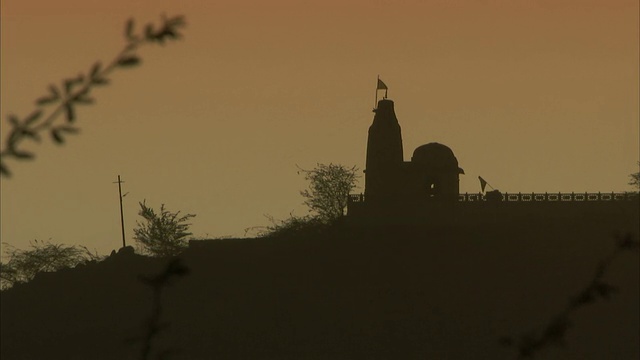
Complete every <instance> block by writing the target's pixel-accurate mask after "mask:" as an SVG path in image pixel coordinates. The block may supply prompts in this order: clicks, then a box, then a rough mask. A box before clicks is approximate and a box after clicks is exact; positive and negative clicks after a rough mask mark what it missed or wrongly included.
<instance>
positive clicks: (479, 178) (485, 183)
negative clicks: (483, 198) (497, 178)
mask: <svg viewBox="0 0 640 360" xmlns="http://www.w3.org/2000/svg"><path fill="white" fill-rule="evenodd" d="M478 180H480V188H482V192H484V188H485V187H487V180H485V179H483V178H482V176H478Z"/></svg>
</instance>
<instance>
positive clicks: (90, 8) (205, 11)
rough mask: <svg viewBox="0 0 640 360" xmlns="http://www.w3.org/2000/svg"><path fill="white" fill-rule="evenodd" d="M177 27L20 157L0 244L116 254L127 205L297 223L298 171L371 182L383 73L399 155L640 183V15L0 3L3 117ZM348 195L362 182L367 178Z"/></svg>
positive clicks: (214, 225) (614, 2)
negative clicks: (179, 33)
mask: <svg viewBox="0 0 640 360" xmlns="http://www.w3.org/2000/svg"><path fill="white" fill-rule="evenodd" d="M163 12H165V13H167V14H168V15H173V14H184V15H185V16H186V18H187V21H188V24H189V26H188V28H187V29H185V30H184V35H185V39H184V40H183V41H181V42H177V43H171V44H168V45H167V46H165V47H164V48H163V47H148V48H143V49H141V50H140V52H139V54H140V56H141V57H142V59H143V65H142V66H141V67H139V68H135V69H131V70H121V71H118V72H115V73H113V76H112V77H111V80H112V83H111V85H110V86H108V87H105V88H100V89H96V90H95V91H94V92H93V93H94V95H95V97H96V99H97V103H96V104H95V105H94V106H91V107H86V108H82V109H79V113H78V117H79V120H78V125H79V126H80V127H81V128H82V134H81V135H78V136H75V137H71V138H69V139H68V142H67V144H66V145H65V146H63V147H56V146H54V145H51V143H50V141H48V140H47V141H45V143H44V144H43V145H29V146H28V147H27V148H28V149H30V150H33V151H34V152H35V153H36V154H37V158H36V160H35V161H33V162H24V163H15V162H11V163H9V165H10V167H11V169H12V170H13V172H14V177H13V178H11V179H9V180H7V179H3V180H2V242H8V243H10V244H12V245H15V246H18V247H26V246H27V245H28V242H29V241H30V240H33V239H41V240H46V239H49V238H51V239H52V240H53V241H56V242H64V243H68V244H82V245H86V246H88V247H89V248H92V249H93V248H95V249H97V250H98V251H99V252H101V253H108V252H109V251H110V250H111V249H114V248H117V247H118V246H119V244H120V228H119V226H120V225H119V213H118V211H119V209H118V198H117V196H118V195H117V186H116V185H114V184H112V182H113V181H115V180H116V177H117V175H118V174H120V175H121V176H122V177H123V179H124V180H125V181H126V183H125V184H124V189H123V190H124V192H129V195H127V197H126V198H125V215H126V216H125V223H126V225H127V237H128V239H129V241H130V242H132V240H131V237H132V235H133V231H132V227H133V226H134V225H135V222H136V220H137V218H138V216H137V215H136V213H137V209H138V205H137V203H138V201H142V200H143V199H147V202H148V204H150V205H152V206H159V205H160V204H161V203H165V204H166V205H167V207H168V208H169V209H170V210H182V211H183V212H189V213H195V214H197V217H196V218H195V219H193V227H192V230H193V232H194V235H196V236H199V237H214V236H223V235H235V236H243V234H244V229H245V228H248V227H252V226H259V225H265V224H266V223H267V221H266V219H265V217H264V214H271V215H273V216H274V217H276V218H285V217H287V216H288V215H289V214H290V213H293V214H296V215H304V214H306V209H305V207H304V206H303V205H302V198H301V197H300V195H299V191H300V190H302V189H303V188H304V186H305V182H304V180H303V179H302V177H301V176H300V175H297V174H296V170H297V168H296V164H297V165H299V166H301V167H303V168H311V167H313V166H314V165H315V164H316V163H317V162H326V163H328V162H334V163H342V164H345V165H357V166H358V167H360V168H361V169H362V168H363V167H364V160H365V158H364V155H365V145H366V134H367V129H368V126H369V125H370V123H371V120H372V115H373V114H372V113H371V108H372V107H373V105H374V104H373V103H374V89H375V80H376V76H377V75H378V74H380V76H381V78H382V79H383V80H384V81H385V82H386V83H387V85H388V86H389V97H390V98H391V99H393V100H394V101H395V102H396V112H397V115H398V119H399V121H400V125H401V126H402V131H403V138H404V152H405V159H407V160H408V159H409V158H410V156H411V152H412V151H413V149H414V148H416V147H417V146H419V145H421V144H424V143H427V142H433V141H436V142H440V143H443V144H446V145H448V146H450V147H451V148H452V149H453V151H454V152H455V154H456V156H457V158H458V161H459V163H460V165H461V167H462V168H464V169H465V172H466V175H464V176H463V177H462V179H461V190H462V191H469V192H477V191H479V183H478V181H477V176H478V175H481V176H482V177H483V178H485V179H487V180H488V181H489V182H490V183H491V184H492V185H493V186H494V187H497V188H500V189H501V190H503V191H508V192H518V191H522V192H532V191H536V192H537V191H542V192H544V191H549V192H557V191H576V192H583V191H603V192H608V191H625V190H630V187H629V186H628V185H627V182H628V174H629V173H631V172H635V171H637V170H638V167H637V161H638V159H639V150H638V149H639V145H638V137H639V130H638V124H639V116H638V107H639V105H638V96H639V93H638V67H639V61H638V40H639V39H638V32H639V31H638V28H639V26H638V13H639V11H638V2H637V1H636V0H633V1H626V0H592V1H586V0H575V1H573V0H572V1H568V0H548V1H547V0H545V1H538V0H533V1H513V0H504V1H491V0H484V1H477V0H469V1H451V0H448V1H444V0H442V1H417V0H416V1H391V0H386V1H385V0H379V1H323V2H318V1H270V2H264V1H231V0H225V1H216V2H209V1H202V0H200V1H196V0H183V1H149V0H139V1H111V2H105V1H97V0H93V1H89V0H58V1H55V2H51V1H32V0H21V1H3V2H2V21H1V26H2V38H1V40H2V58H1V60H2V73H1V75H2V79H1V86H2V92H1V98H0V100H1V108H2V111H1V115H2V117H3V123H2V130H3V132H4V131H5V129H6V124H5V123H4V121H5V120H4V119H5V118H6V115H7V114H9V113H14V114H17V115H19V116H26V115H27V114H28V113H30V112H31V111H32V110H33V100H34V99H36V98H38V97H40V96H41V95H44V94H45V90H46V87H47V86H48V84H49V83H52V82H58V81H60V80H61V79H63V78H64V77H68V76H75V75H77V74H78V72H80V71H84V72H86V71H87V70H88V69H89V67H90V66H91V64H92V63H93V62H94V61H96V60H101V61H103V62H107V61H109V60H110V59H111V58H112V57H113V56H115V54H116V53H117V51H118V50H119V49H120V48H121V47H122V46H123V44H124V41H123V37H122V34H123V27H124V22H125V21H126V19H127V18H129V17H130V16H133V17H134V18H136V19H138V20H139V21H141V22H147V21H152V20H156V19H157V18H158V17H159V15H160V14H161V13H163ZM361 185H364V184H363V183H361Z"/></svg>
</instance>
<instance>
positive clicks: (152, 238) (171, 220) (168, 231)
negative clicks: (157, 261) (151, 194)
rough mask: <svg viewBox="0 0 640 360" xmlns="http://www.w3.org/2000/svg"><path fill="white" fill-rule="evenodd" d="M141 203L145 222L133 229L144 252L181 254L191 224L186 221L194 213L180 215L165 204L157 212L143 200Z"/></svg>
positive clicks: (166, 254) (168, 254) (141, 211)
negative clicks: (166, 207)
mask: <svg viewBox="0 0 640 360" xmlns="http://www.w3.org/2000/svg"><path fill="white" fill-rule="evenodd" d="M139 204H140V212H138V215H140V216H142V217H143V218H144V221H143V222H138V223H137V224H138V226H137V228H135V229H134V230H133V232H134V234H135V236H134V239H135V240H136V242H137V243H138V244H139V246H140V249H141V250H142V252H143V253H146V254H149V255H152V256H158V257H170V256H176V255H178V254H180V253H181V252H182V251H183V250H184V249H185V248H186V247H187V246H188V241H187V240H188V239H187V237H188V236H189V235H192V234H191V233H190V232H188V230H189V226H191V224H188V223H186V221H188V220H189V219H190V218H192V217H195V215H194V214H186V215H184V216H180V212H179V211H178V212H175V213H173V212H170V211H169V210H167V209H165V207H164V204H162V205H161V206H160V212H159V213H156V212H155V211H154V210H153V209H152V208H150V207H148V206H147V205H146V203H145V202H144V201H143V202H141V203H139Z"/></svg>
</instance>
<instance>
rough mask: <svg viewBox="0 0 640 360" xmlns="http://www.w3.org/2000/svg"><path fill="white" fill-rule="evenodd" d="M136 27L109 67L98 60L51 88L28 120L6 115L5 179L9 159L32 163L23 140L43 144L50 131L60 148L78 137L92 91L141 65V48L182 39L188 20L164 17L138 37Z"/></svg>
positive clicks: (1, 161)
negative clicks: (80, 117) (181, 30)
mask: <svg viewBox="0 0 640 360" xmlns="http://www.w3.org/2000/svg"><path fill="white" fill-rule="evenodd" d="M134 25H135V23H134V20H133V19H130V20H129V21H128V22H127V24H126V27H125V38H126V41H127V43H126V45H125V46H124V48H123V49H122V50H121V51H120V52H119V53H118V55H116V57H115V58H114V59H113V60H111V62H109V63H108V64H107V65H106V66H103V65H102V63H101V62H99V61H98V62H96V63H94V64H93V65H92V66H91V68H90V70H89V71H88V72H87V73H80V74H79V75H77V76H75V77H71V78H67V79H65V80H63V81H62V82H61V84H60V85H55V84H51V85H49V88H48V94H47V95H44V96H42V97H40V98H38V99H36V101H35V106H36V109H35V110H34V111H32V112H31V114H29V115H27V116H26V117H24V118H22V119H21V118H20V117H18V116H16V115H13V114H9V115H8V116H7V120H8V121H9V125H10V126H11V130H9V131H8V132H7V137H6V140H5V141H4V142H3V143H2V146H1V147H0V174H1V175H2V176H5V177H8V176H10V175H11V172H10V171H9V168H8V166H7V164H6V160H7V159H10V158H13V159H16V160H31V159H33V158H34V157H35V155H34V154H33V153H31V152H29V151H26V150H24V149H23V148H21V144H22V142H23V141H24V140H27V139H29V140H32V141H36V142H40V141H41V137H42V136H41V133H42V132H48V133H49V135H50V136H51V139H52V140H53V142H54V143H56V144H58V145H61V144H63V143H64V142H65V137H66V136H67V135H70V134H77V133H78V132H79V128H78V127H76V126H75V125H74V124H75V121H76V118H77V111H76V106H78V105H91V104H93V102H94V98H93V97H92V96H91V90H92V89H93V88H94V87H98V86H103V85H107V84H108V83H109V78H108V76H109V75H110V74H111V73H112V72H113V71H114V70H116V69H124V68H130V67H133V66H136V65H139V64H140V62H141V61H142V60H141V59H140V57H139V56H138V55H137V54H136V50H137V49H138V48H140V47H141V46H142V45H146V44H151V43H160V44H164V43H165V42H166V41H168V40H174V39H178V38H180V37H181V35H180V33H179V32H178V29H179V28H181V27H184V26H185V21H184V18H183V17H182V16H175V17H172V18H167V17H165V16H162V24H161V25H160V26H159V27H156V26H154V25H153V24H147V25H146V26H145V27H144V32H143V33H141V34H135V32H134ZM52 105H53V106H52ZM47 107H49V110H48V112H46V111H45V109H46V108H47ZM45 113H47V114H48V115H46V114H45ZM62 114H64V120H62V121H59V117H60V115H62Z"/></svg>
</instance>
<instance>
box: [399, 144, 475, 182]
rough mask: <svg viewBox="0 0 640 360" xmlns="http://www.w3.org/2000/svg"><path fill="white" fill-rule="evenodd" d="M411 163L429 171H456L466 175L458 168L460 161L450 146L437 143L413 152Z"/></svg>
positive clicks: (426, 145)
mask: <svg viewBox="0 0 640 360" xmlns="http://www.w3.org/2000/svg"><path fill="white" fill-rule="evenodd" d="M411 162H412V163H416V164H420V166H421V167H426V168H428V169H434V170H436V169H437V170H445V171H455V172H457V173H459V174H464V170H462V169H461V168H459V167H458V159H456V157H455V155H453V151H452V150H451V149H450V148H449V147H448V146H446V145H442V144H439V143H435V142H434V143H429V144H425V145H422V146H419V147H418V148H416V149H415V150H414V151H413V156H412V157H411Z"/></svg>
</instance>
